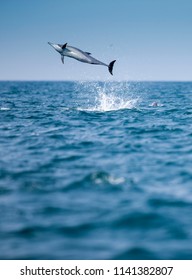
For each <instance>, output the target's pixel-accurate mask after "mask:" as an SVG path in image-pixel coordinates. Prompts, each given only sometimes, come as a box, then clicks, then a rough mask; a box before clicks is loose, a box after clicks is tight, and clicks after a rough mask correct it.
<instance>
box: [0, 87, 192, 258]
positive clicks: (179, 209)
mask: <svg viewBox="0 0 192 280" xmlns="http://www.w3.org/2000/svg"><path fill="white" fill-rule="evenodd" d="M0 248H1V250H0V259H192V83H190V82H189V83H188V82H143V83H139V82H138V83H136V82H0Z"/></svg>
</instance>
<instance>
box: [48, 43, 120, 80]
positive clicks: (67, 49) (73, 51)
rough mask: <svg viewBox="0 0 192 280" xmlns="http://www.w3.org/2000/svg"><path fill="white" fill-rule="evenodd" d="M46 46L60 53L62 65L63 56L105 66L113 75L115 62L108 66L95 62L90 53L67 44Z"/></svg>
mask: <svg viewBox="0 0 192 280" xmlns="http://www.w3.org/2000/svg"><path fill="white" fill-rule="evenodd" d="M48 44H49V45H50V46H52V47H53V48H54V49H55V50H56V51H57V52H58V53H60V55H61V61H62V63H64V56H68V57H71V58H74V59H76V60H79V61H81V62H84V63H89V64H95V65H104V66H107V67H108V70H109V72H110V74H111V75H113V65H114V63H115V61H116V60H113V61H111V62H110V63H109V65H107V64H105V63H103V62H101V61H99V60H97V59H96V58H94V57H92V56H91V53H89V52H84V51H82V50H80V49H78V48H75V47H72V46H68V45H67V43H66V44H64V45H61V44H53V43H50V42H48Z"/></svg>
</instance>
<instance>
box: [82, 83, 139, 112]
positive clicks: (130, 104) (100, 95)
mask: <svg viewBox="0 0 192 280" xmlns="http://www.w3.org/2000/svg"><path fill="white" fill-rule="evenodd" d="M84 89H86V93H87V92H88V93H90V95H91V96H92V97H93V100H90V99H88V101H89V102H88V103H87V104H86V106H87V105H88V108H78V110H82V111H98V112H107V111H117V110H122V109H133V108H136V107H137V105H138V102H139V98H138V97H133V94H134V93H132V92H131V89H130V87H129V83H127V82H122V83H108V82H105V83H99V82H97V83H88V84H87V83H86V86H85V88H84Z"/></svg>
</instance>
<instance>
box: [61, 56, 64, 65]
mask: <svg viewBox="0 0 192 280" xmlns="http://www.w3.org/2000/svg"><path fill="white" fill-rule="evenodd" d="M61 61H62V63H63V64H64V55H62V56H61Z"/></svg>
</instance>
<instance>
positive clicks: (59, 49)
mask: <svg viewBox="0 0 192 280" xmlns="http://www.w3.org/2000/svg"><path fill="white" fill-rule="evenodd" d="M48 44H49V45H50V46H51V47H53V48H54V49H55V50H56V51H58V52H61V51H62V48H61V47H60V46H58V45H57V44H53V43H50V42H48Z"/></svg>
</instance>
